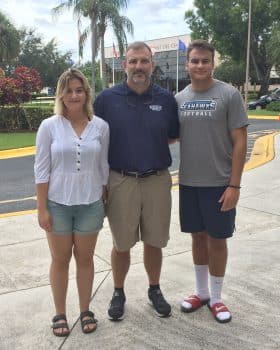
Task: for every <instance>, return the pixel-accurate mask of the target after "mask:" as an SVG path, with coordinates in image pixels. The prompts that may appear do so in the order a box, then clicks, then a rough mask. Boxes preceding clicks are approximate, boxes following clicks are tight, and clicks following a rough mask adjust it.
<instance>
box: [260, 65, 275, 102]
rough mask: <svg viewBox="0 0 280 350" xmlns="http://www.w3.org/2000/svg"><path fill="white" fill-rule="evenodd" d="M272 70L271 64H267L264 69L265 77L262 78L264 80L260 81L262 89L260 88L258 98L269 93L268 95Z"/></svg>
mask: <svg viewBox="0 0 280 350" xmlns="http://www.w3.org/2000/svg"><path fill="white" fill-rule="evenodd" d="M271 68H272V65H270V64H267V65H265V67H264V72H263V76H262V79H261V81H260V84H261V88H260V91H259V94H258V97H261V96H263V95H267V93H268V90H269V81H270V72H271Z"/></svg>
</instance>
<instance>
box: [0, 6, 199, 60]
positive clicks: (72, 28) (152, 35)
mask: <svg viewBox="0 0 280 350" xmlns="http://www.w3.org/2000/svg"><path fill="white" fill-rule="evenodd" d="M1 2H2V1H1ZM60 3H61V1H59V0H49V1H45V0H20V1H19V0H9V1H8V0H7V1H4V3H2V4H1V11H2V12H3V13H4V14H5V15H6V16H8V18H9V19H10V20H11V22H12V23H13V24H14V25H15V26H16V27H17V28H19V27H20V26H22V25H24V26H26V27H31V28H36V31H37V33H38V34H40V35H41V36H42V37H43V38H44V41H45V42H47V41H49V40H50V39H52V38H56V41H57V43H58V48H59V50H60V51H61V52H65V51H67V50H70V51H72V52H73V58H74V60H75V59H77V47H78V45H77V40H78V39H77V38H78V35H77V25H76V22H75V21H74V19H73V15H72V11H69V12H65V13H64V14H63V15H60V16H58V17H57V18H56V19H54V18H53V16H52V14H51V9H52V8H53V7H55V6H57V5H59V4H60ZM191 8H193V0H130V2H129V7H128V9H127V10H126V11H125V12H123V14H124V15H125V16H127V17H129V19H130V20H131V21H132V22H133V24H134V36H133V37H131V36H128V41H133V40H151V39H157V38H163V37H168V36H173V35H182V34H188V33H189V30H188V27H187V25H186V23H185V22H184V13H185V11H186V10H189V9H191ZM83 24H84V26H86V25H87V24H88V23H87V22H86V20H85V21H84V22H83ZM113 40H114V36H113V34H112V32H111V31H110V30H108V31H107V33H106V37H105V46H111V45H112V42H113ZM84 52H85V60H87V59H89V57H90V49H89V44H88V45H87V46H86V48H85V51H84Z"/></svg>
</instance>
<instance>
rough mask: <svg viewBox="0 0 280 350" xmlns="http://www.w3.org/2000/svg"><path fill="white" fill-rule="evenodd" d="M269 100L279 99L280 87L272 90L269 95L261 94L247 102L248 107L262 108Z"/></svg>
mask: <svg viewBox="0 0 280 350" xmlns="http://www.w3.org/2000/svg"><path fill="white" fill-rule="evenodd" d="M271 101H280V88H276V89H274V90H272V92H271V94H270V95H264V96H261V97H260V98H259V99H258V100H256V101H251V102H249V103H248V105H247V106H248V109H264V108H265V107H266V106H267V105H268V104H269V103H270V102H271Z"/></svg>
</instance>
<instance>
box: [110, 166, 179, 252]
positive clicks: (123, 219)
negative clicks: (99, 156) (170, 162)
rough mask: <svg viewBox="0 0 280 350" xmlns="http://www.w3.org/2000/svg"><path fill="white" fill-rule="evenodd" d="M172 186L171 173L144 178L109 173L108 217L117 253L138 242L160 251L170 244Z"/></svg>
mask: <svg viewBox="0 0 280 350" xmlns="http://www.w3.org/2000/svg"><path fill="white" fill-rule="evenodd" d="M171 186H172V180H171V176H170V174H169V171H168V170H162V171H159V173H158V174H157V175H151V176H148V177H145V178H134V177H130V176H123V175H121V174H119V173H117V172H115V171H111V172H110V176H109V182H108V202H107V216H108V220H109V224H110V228H111V231H112V235H113V242H114V246H115V248H116V249H117V250H118V251H128V250H129V249H130V248H132V247H133V246H134V245H135V243H136V242H138V241H139V240H142V241H143V242H145V243H147V244H149V245H151V246H153V247H157V248H163V247H165V246H166V245H167V242H168V239H169V226H170V215H171Z"/></svg>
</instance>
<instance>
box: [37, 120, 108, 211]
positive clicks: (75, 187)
mask: <svg viewBox="0 0 280 350" xmlns="http://www.w3.org/2000/svg"><path fill="white" fill-rule="evenodd" d="M108 145H109V126H108V124H107V123H106V122H105V121H104V120H103V119H101V118H98V117H97V116H93V118H92V120H90V121H89V122H88V124H87V126H86V127H85V129H84V131H83V133H82V134H81V136H80V137H78V135H77V134H76V132H75V131H74V129H73V128H72V125H71V123H70V121H69V120H68V119H66V118H64V117H63V116H59V115H54V116H52V117H50V118H47V119H45V120H43V122H42V123H41V125H40V127H39V129H38V133H37V137H36V156H35V165H34V172H35V182H36V184H40V183H49V189H48V199H50V200H51V201H54V202H57V203H60V204H64V205H79V204H90V203H93V202H96V201H97V200H99V199H100V198H101V196H102V186H103V185H106V184H107V181H108V174H109V165H108Z"/></svg>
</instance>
